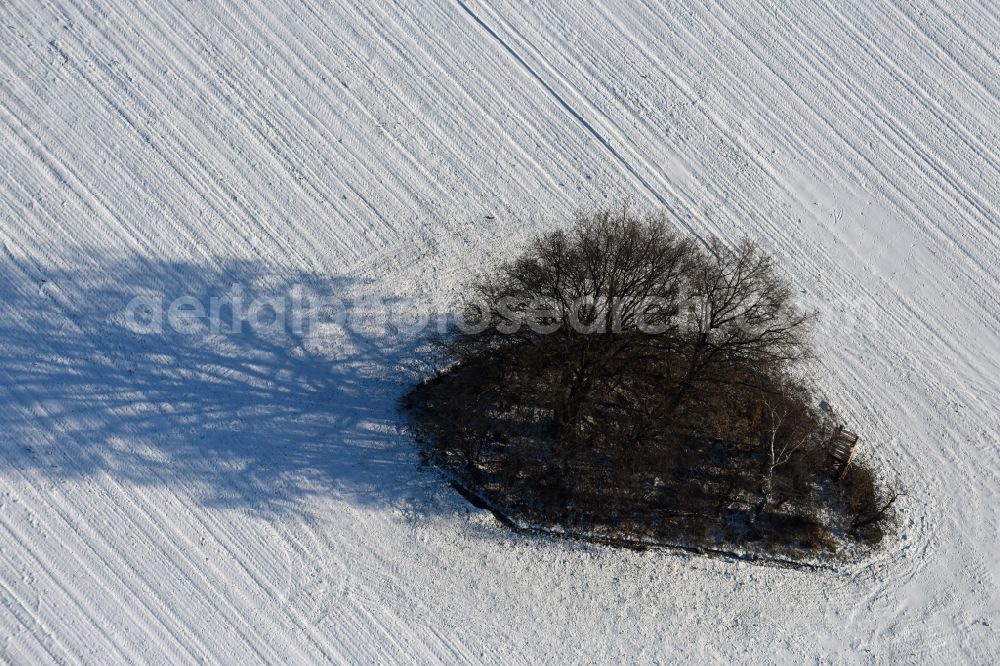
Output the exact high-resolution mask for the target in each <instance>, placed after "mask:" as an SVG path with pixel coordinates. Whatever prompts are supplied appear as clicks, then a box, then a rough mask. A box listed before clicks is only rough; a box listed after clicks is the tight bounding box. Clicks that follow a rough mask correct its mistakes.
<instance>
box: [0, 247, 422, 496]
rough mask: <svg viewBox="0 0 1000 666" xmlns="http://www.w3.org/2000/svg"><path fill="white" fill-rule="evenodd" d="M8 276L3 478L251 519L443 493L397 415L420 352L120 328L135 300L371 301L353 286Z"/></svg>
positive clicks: (343, 329)
mask: <svg viewBox="0 0 1000 666" xmlns="http://www.w3.org/2000/svg"><path fill="white" fill-rule="evenodd" d="M8 268H10V269H12V270H11V274H12V276H13V279H12V280H10V281H9V282H7V281H5V282H7V285H6V286H5V287H0V290H2V292H0V296H2V308H3V310H4V311H5V313H4V316H3V319H2V321H0V376H2V377H3V383H4V384H6V390H5V389H3V388H0V396H6V397H5V398H3V399H6V400H9V401H10V403H11V404H6V405H3V406H2V409H0V442H2V443H3V444H2V446H0V450H2V451H3V457H2V460H0V469H2V468H3V467H7V468H15V469H21V470H25V471H28V472H30V471H32V470H34V471H35V472H41V473H43V474H44V475H46V476H48V477H51V478H72V477H84V476H87V475H92V474H98V473H107V474H109V475H111V476H112V477H115V478H117V479H119V480H122V481H124V482H131V483H137V484H180V485H182V486H186V487H187V488H188V489H189V490H190V492H191V493H192V495H193V496H195V497H196V498H198V499H199V500H200V501H203V502H204V503H206V504H207V505H211V506H218V507H231V508H240V509H245V510H250V511H255V512H274V511H283V510H287V509H289V508H293V507H294V506H295V505H296V503H297V502H298V501H299V500H301V499H302V498H303V497H306V496H309V495H319V494H333V495H336V496H339V497H343V498H346V499H348V500H349V501H352V502H354V503H357V504H366V505H385V504H391V503H394V502H397V501H400V500H404V499H406V498H409V497H412V496H414V495H416V494H418V493H419V492H420V488H419V486H421V485H423V484H427V483H434V481H433V479H432V478H431V477H430V476H429V475H428V474H427V473H422V472H420V471H419V469H418V465H419V461H418V456H417V453H416V450H415V447H414V446H413V444H412V440H409V439H408V438H407V437H406V436H405V433H403V432H402V431H401V429H400V426H399V422H398V414H397V413H396V399H397V397H398V396H399V394H400V392H401V390H403V387H404V386H405V385H406V384H408V383H410V382H412V378H411V377H409V376H407V373H406V372H405V371H401V366H402V365H405V363H406V362H407V359H408V357H409V356H410V352H411V351H412V350H413V348H414V346H415V345H416V344H418V341H419V336H416V335H411V336H409V337H399V336H390V335H387V334H384V332H383V335H366V334H359V333H357V332H355V331H353V330H351V327H350V326H337V325H335V324H321V325H317V326H313V327H312V328H311V330H309V331H308V332H305V333H302V334H297V333H295V332H293V331H292V330H289V328H290V327H289V326H284V327H283V330H281V331H277V332H275V330H274V328H273V327H266V330H264V331H261V330H258V329H256V328H254V327H252V326H250V325H246V324H245V325H243V327H242V332H240V333H235V332H225V331H223V332H220V333H218V334H213V333H210V332H208V331H205V330H203V331H201V332H198V333H194V334H182V333H178V332H176V331H173V330H171V328H170V327H169V326H166V325H165V326H164V327H163V331H162V332H160V333H156V332H145V333H137V332H135V330H134V329H130V328H128V327H126V326H124V325H123V323H122V314H123V313H124V312H125V309H126V306H127V305H128V303H129V302H130V301H131V300H132V299H133V298H134V297H135V296H137V295H147V296H148V295H154V296H162V298H163V302H164V303H165V304H167V303H169V302H170V301H171V300H172V299H173V298H176V297H178V296H181V295H192V296H194V297H195V298H198V299H200V300H202V301H203V302H204V303H205V305H206V307H207V306H208V303H209V298H210V297H211V296H213V295H219V294H223V293H225V292H226V290H227V289H228V288H229V286H230V285H231V284H232V283H234V282H236V283H241V284H244V285H250V284H251V283H252V282H257V283H261V284H265V285H266V286H261V287H258V288H253V287H248V289H247V294H246V297H247V298H246V300H247V301H249V300H250V299H251V298H252V297H254V296H255V295H261V296H275V295H280V296H284V295H287V294H288V293H290V290H291V288H292V286H293V285H294V284H302V283H307V284H309V285H311V287H313V288H315V289H317V290H319V291H324V292H326V293H335V294H336V295H342V294H345V293H348V292H350V291H351V290H352V289H354V290H356V289H358V288H359V287H361V288H363V285H360V284H359V283H357V282H356V281H354V280H351V279H347V278H333V279H331V278H327V277H324V276H312V275H309V276H306V275H300V276H295V277H294V278H291V279H283V280H276V279H274V278H273V277H271V278H267V279H263V280H262V279H261V275H260V271H259V270H256V269H255V267H254V266H253V265H251V264H227V265H225V266H222V267H220V268H218V269H214V270H205V269H200V268H199V267H197V266H194V265H191V264H185V263H159V264H153V265H150V264H149V263H148V262H145V263H139V262H136V263H134V264H130V263H127V262H126V263H121V262H118V263H113V264H110V265H109V263H108V262H102V267H101V270H87V271H78V272H76V273H67V272H55V271H53V272H48V273H47V274H46V273H45V272H43V271H41V270H39V269H25V268H22V267H18V266H10V265H8V266H7V267H6V268H4V272H7V269H8ZM222 314H223V318H224V319H225V318H226V316H227V315H228V316H230V317H231V310H230V309H228V308H223V309H222ZM328 314H329V313H328ZM262 328H264V327H262Z"/></svg>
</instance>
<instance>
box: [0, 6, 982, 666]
mask: <svg viewBox="0 0 1000 666" xmlns="http://www.w3.org/2000/svg"><path fill="white" fill-rule="evenodd" d="M0 34H2V39H0V160H2V166H3V168H2V170H0V278H2V280H0V312H2V315H0V661H3V662H8V663H18V664H27V663H101V664H107V663H130V662H148V663H192V662H211V663H234V664H236V663H239V664H245V663H256V662H279V663H322V662H342V663H387V662H449V663H453V662H488V663H498V664H499V663H503V664H506V663H526V662H539V661H543V662H546V661H547V662H567V661H573V662H587V663H622V662H633V661H643V662H644V661H675V660H698V662H699V663H730V662H739V663H770V662H775V661H777V662H787V663H800V662H803V661H808V662H812V661H821V662H837V663H840V662H863V663H865V662H875V663H887V664H888V663H920V662H922V663H937V664H940V663H961V662H967V663H982V664H985V663H990V662H994V663H995V660H996V659H997V656H998V653H1000V639H998V635H997V629H998V627H1000V617H998V611H1000V593H998V580H997V579H998V565H997V562H998V555H997V546H998V509H1000V494H998V432H1000V418H998V411H1000V410H998V407H997V405H998V404H1000V333H998V331H1000V293H998V287H997V285H998V277H1000V275H998V274H1000V242H998V241H1000V150H998V147H1000V138H998V128H1000V56H998V53H1000V10H998V7H997V5H996V4H995V3H993V2H990V1H987V0H979V1H975V0H891V1H888V0H881V1H873V0H819V1H807V0H789V1H788V2H780V3H768V2H764V1H763V0H685V1H683V2H681V1H675V0H664V1H654V0H635V1H629V2H615V1H613V0H603V1H598V2H582V1H580V2H559V1H555V0H545V1H542V2H531V3H528V2H518V1H513V0H493V1H490V2H484V1H480V0H454V1H448V0H425V1H423V2H402V3H394V2H389V1H388V0H371V1H370V2H354V3H352V2H341V1H320V0H309V1H307V2H300V1H299V0H268V1H264V0H256V1H252V2H243V1H240V2H236V1H231V2H214V1H210V2H202V1H188V0H159V1H158V2H134V3H133V2H127V1H126V0H101V1H93V2H91V1H88V0H3V1H2V2H0ZM625 198H629V199H631V201H632V202H633V205H635V206H637V207H645V208H654V207H655V208H659V209H662V210H665V211H667V214H668V215H669V216H670V218H671V219H672V220H674V221H675V222H676V223H677V224H678V225H679V226H680V227H681V228H683V229H684V231H685V232H686V233H692V234H696V235H699V236H702V237H704V236H707V235H709V234H715V235H718V236H721V237H723V238H725V239H727V240H729V241H733V240H736V239H739V238H740V237H742V236H749V237H750V238H752V239H754V240H757V241H759V242H760V243H762V244H763V245H764V246H765V247H766V248H768V250H769V251H771V252H773V253H774V254H775V255H776V256H778V257H779V258H780V262H781V265H782V267H783V269H784V270H785V271H786V272H787V275H788V276H789V278H790V279H791V280H792V281H793V282H794V284H795V286H796V288H797V289H799V290H800V297H801V301H802V303H803V304H804V305H806V306H808V307H811V308H815V309H817V310H818V311H819V313H820V315H821V317H822V320H821V325H820V326H819V329H818V331H817V344H818V347H819V353H820V361H819V363H818V365H817V368H816V375H817V380H818V381H819V382H820V383H821V384H822V386H823V387H824V389H825V391H826V397H827V399H828V400H830V401H831V402H832V403H833V404H834V405H835V406H836V408H837V409H838V410H839V411H840V412H841V413H842V414H843V415H844V416H845V417H846V419H847V420H848V421H849V422H850V423H851V424H852V426H853V428H854V429H856V430H857V431H859V432H860V433H861V434H862V438H863V446H864V447H865V448H864V455H866V456H868V459H869V460H870V461H872V462H873V463H874V464H876V465H878V466H880V467H882V468H884V469H886V470H889V472H890V474H891V475H892V477H893V478H894V479H896V480H897V481H898V482H899V483H900V485H901V486H902V487H903V488H904V489H905V490H906V491H907V493H908V494H907V496H906V497H905V498H904V499H903V500H902V501H901V502H900V504H899V508H900V510H901V515H902V522H901V526H900V531H899V533H898V534H897V535H895V536H893V537H892V538H890V539H889V540H888V541H887V542H886V544H885V546H884V548H883V549H882V550H881V551H879V552H878V553H876V554H875V555H871V556H868V557H866V558H865V559H864V560H863V561H861V562H858V563H847V564H838V565H836V567H835V568H834V570H833V571H826V572H819V573H814V572H799V571H787V570H782V569H776V568H772V567H767V566H760V565H752V564H749V563H733V562H725V561H719V560H715V559H709V558H704V557H694V556H688V555H674V554H669V553H663V552H644V553H636V552H630V551H622V550H616V549H610V548H604V547H599V546H593V545H585V544H579V543H570V542H562V541H555V540H547V539H544V538H539V537H529V536H518V535H515V534H512V533H510V532H508V531H506V530H505V529H504V528H502V527H501V526H499V525H498V524H497V523H496V521H495V520H494V519H493V518H492V516H490V515H489V514H487V513H484V512H481V511H478V510H476V509H474V508H472V507H471V506H470V505H468V504H467V503H466V502H465V501H464V500H462V499H461V498H460V497H459V496H458V495H457V494H455V493H454V492H453V491H451V490H450V489H449V488H448V487H447V485H446V484H445V481H444V480H443V479H442V478H441V477H440V476H439V475H438V474H437V473H435V472H434V471H433V470H429V469H426V468H423V467H421V466H420V460H419V456H418V453H417V445H416V444H415V442H414V441H413V438H412V436H411V435H410V434H408V433H407V431H406V428H405V420H404V418H403V417H402V416H401V415H400V412H399V410H398V408H397V405H398V400H399V398H400V396H401V395H402V394H403V393H404V392H405V391H406V390H407V388H408V386H410V385H412V383H413V382H414V381H416V380H417V379H418V378H419V377H420V375H421V373H426V372H427V367H426V366H423V365H421V361H423V360H426V353H425V352H424V351H422V350H421V349H420V340H421V336H420V335H418V334H413V333H394V332H393V330H392V329H389V328H387V327H384V326H382V325H381V324H380V323H379V321H378V317H379V316H381V314H383V313H382V311H381V310H380V309H379V308H378V307H376V308H375V309H374V315H375V319H374V320H373V322H371V323H370V324H369V325H368V326H367V328H364V329H363V330H360V331H357V330H351V329H349V328H348V327H342V326H338V325H337V324H336V323H335V322H333V323H330V322H328V324H325V325H323V326H319V327H316V328H314V329H310V330H309V331H308V334H303V335H297V334H295V333H294V332H293V331H289V330H284V331H278V330H274V329H267V330H265V327H261V328H260V330H258V329H257V328H249V327H248V328H245V329H244V330H243V331H242V333H240V334H233V333H225V332H221V333H218V334H213V333H211V332H209V331H205V330H200V331H199V332H195V333H193V334H180V333H175V332H166V331H165V332H163V333H162V334H157V333H155V332H153V333H150V332H145V333H143V332H136V330H134V329H133V328H129V327H128V326H126V325H125V318H124V316H123V312H124V311H125V308H126V305H127V304H128V303H129V301H130V300H131V299H132V298H133V297H135V296H140V295H143V296H149V297H164V298H166V299H168V300H169V299H173V298H176V297H178V296H182V295H190V296H193V297H194V298H197V299H199V300H200V301H201V302H205V303H207V302H208V298H209V297H211V296H213V295H218V294H221V293H223V292H225V291H226V290H227V289H229V287H230V285H232V284H239V285H241V286H243V287H244V288H245V289H246V290H247V291H248V292H252V293H254V294H285V293H287V292H288V290H289V289H291V286H292V285H295V284H305V285H323V286H326V287H330V288H332V289H335V290H336V291H337V292H338V293H339V294H341V295H345V296H346V295H349V296H352V297H379V298H387V299H392V302H393V303H396V304H397V305H398V304H403V305H404V306H405V308H408V309H409V310H410V311H411V312H415V313H418V314H419V313H428V312H433V311H438V310H443V309H446V308H447V307H448V305H449V304H450V303H451V302H452V299H453V298H454V296H455V293H456V290H457V289H458V288H459V286H460V285H461V284H462V281H463V280H464V279H465V278H466V277H467V276H468V275H470V273H471V271H473V270H474V268H475V267H476V266H478V265H480V264H481V263H482V262H484V261H489V260H491V259H494V258H498V257H504V256H509V255H510V253H512V252H514V251H515V250H516V248H517V247H518V244H519V243H521V242H523V241H524V240H525V239H526V238H528V237H529V236H530V235H531V234H532V233H534V232H537V231H539V230H541V229H546V228H551V227H554V226H556V225H561V224H565V223H566V221H567V219H568V215H569V214H570V213H571V212H572V211H574V210H576V209H578V208H581V207H587V206H593V205H602V204H604V205H607V204H613V205H618V203H619V202H621V201H622V200H623V199H625Z"/></svg>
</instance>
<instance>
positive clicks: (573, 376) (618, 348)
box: [417, 211, 832, 531]
mask: <svg viewBox="0 0 1000 666" xmlns="http://www.w3.org/2000/svg"><path fill="white" fill-rule="evenodd" d="M463 315H464V321H465V325H464V326H463V327H461V329H460V330H457V331H455V332H454V333H453V334H452V335H450V336H448V337H447V338H446V339H445V340H443V342H442V344H444V345H445V346H446V348H447V350H448V351H449V352H450V354H451V355H452V358H453V360H454V361H455V365H454V366H453V367H452V369H451V370H450V371H449V372H448V373H445V375H443V376H442V377H439V378H438V380H435V381H434V382H431V383H430V384H429V385H427V386H425V387H424V388H423V389H422V390H421V394H420V395H419V396H417V397H418V399H419V402H421V404H422V405H423V409H422V410H421V414H422V415H423V416H422V417H421V418H422V419H423V420H424V423H425V424H430V427H429V428H428V429H429V430H431V431H433V439H434V442H435V446H436V449H435V450H436V451H437V452H438V453H441V454H443V455H444V456H445V457H446V458H447V457H448V456H452V457H454V458H457V459H459V460H461V461H462V463H461V465H462V468H463V469H464V478H465V479H466V481H467V482H469V483H471V484H472V485H474V486H477V487H480V488H481V489H489V488H490V487H492V489H493V491H494V493H493V494H494V496H498V495H504V494H505V493H506V494H505V495H504V497H505V502H506V504H507V506H509V507H511V506H514V505H517V506H519V507H520V509H521V510H523V511H524V512H526V513H531V512H532V511H533V512H534V513H535V514H536V515H541V517H543V518H544V517H548V518H551V519H558V520H560V521H563V522H565V521H566V520H567V516H566V515H564V514H565V507H567V506H569V507H573V509H572V511H576V512H577V513H580V514H587V516H586V520H588V521H590V522H591V523H593V522H595V521H596V522H600V520H601V516H600V515H599V514H602V513H603V514H605V515H604V517H605V518H607V519H608V520H611V517H612V516H616V518H614V520H618V521H619V522H620V521H621V520H622V516H623V515H626V514H628V515H631V516H633V518H634V519H641V518H642V516H647V517H648V516H651V515H654V514H655V515H656V516H657V518H656V520H657V521H659V524H661V525H668V524H670V525H675V526H676V525H677V524H678V520H680V518H678V517H682V518H683V520H685V521H687V523H686V524H687V525H689V526H690V524H691V521H692V520H694V521H695V522H699V521H700V522H701V523H704V519H705V517H706V516H712V517H713V518H715V519H718V518H721V517H723V516H724V515H728V516H730V517H731V516H732V515H733V513H734V512H735V513H737V514H739V515H742V516H744V517H745V518H746V523H747V524H748V525H754V524H756V523H758V521H759V520H760V519H761V517H762V516H765V517H767V516H769V511H771V510H775V509H780V508H787V507H796V508H795V510H796V511H799V512H800V513H801V512H802V511H804V510H805V509H804V507H805V505H806V504H807V503H808V501H809V497H812V498H813V500H815V499H816V497H818V494H819V493H820V491H821V489H820V488H818V487H817V484H816V483H815V480H816V478H818V475H819V474H820V472H821V471H822V469H824V465H825V464H826V462H827V461H826V460H825V458H824V457H823V455H822V446H823V443H824V441H825V438H828V437H829V433H830V429H831V428H832V424H831V423H830V422H829V419H827V418H826V417H825V416H824V413H823V412H822V410H819V409H818V408H817V407H815V406H814V404H815V401H814V399H813V396H812V395H811V393H810V391H809V389H808V386H807V384H806V383H805V382H803V381H802V380H801V379H800V376H801V372H800V370H801V366H802V364H803V362H804V361H806V360H807V359H808V358H809V357H810V346H809V342H808V334H809V330H810V324H811V322H812V319H813V317H812V315H811V314H809V313H806V312H802V311H801V310H799V309H798V308H797V307H796V306H795V304H794V302H793V298H792V289H791V287H790V286H789V284H788V282H787V281H786V280H785V279H784V278H783V277H782V276H781V275H780V273H779V271H778V267H777V266H775V264H774V261H773V259H772V258H771V257H770V256H769V255H768V254H767V253H765V252H764V251H763V250H762V249H761V248H760V247H758V246H757V245H755V244H754V243H752V242H750V241H743V242H740V243H739V244H737V245H735V246H729V245H725V244H723V243H721V242H718V241H714V240H713V241H710V242H709V243H708V244H707V245H701V244H698V243H696V242H694V241H692V240H691V239H690V238H688V237H686V236H682V235H680V234H679V233H677V232H676V231H675V230H674V229H673V228H672V227H671V226H670V225H669V224H668V223H667V222H666V221H665V220H664V219H663V218H661V217H655V216H648V217H640V216H636V215H632V214H629V213H628V211H624V212H611V211H602V212H598V213H592V214H584V215H580V216H578V217H577V219H576V220H575V221H574V224H573V225H572V226H571V227H570V228H569V229H566V230H557V231H552V232H549V233H545V234H542V235H540V236H538V237H536V238H535V239H533V240H532V241H531V243H530V244H529V245H528V247H527V248H526V249H525V251H524V252H523V253H522V254H521V256H520V257H518V258H517V259H515V260H513V261H510V262H507V263H504V264H501V265H499V266H497V267H494V268H493V269H491V270H490V271H488V272H487V273H486V274H485V275H484V276H482V277H481V278H479V279H478V280H477V281H476V282H474V284H473V285H472V287H471V289H470V290H469V292H468V296H467V299H466V301H465V303H464V304H463ZM491 484H492V485H491ZM614 498H617V499H614ZM553 507H557V511H556V512H557V513H559V515H558V516H554V515H548V516H546V512H547V510H549V509H552V508H553ZM586 507H590V509H589V510H588V509H587V508H586ZM612 507H614V508H612ZM654 509H655V510H654ZM588 511H589V513H588ZM682 522H683V521H682ZM729 522H730V523H731V522H732V521H729ZM765 522H766V521H765ZM806 522H807V523H808V525H807V528H808V529H807V531H809V530H814V528H815V527H816V525H815V521H812V519H811V518H810V519H809V520H807V521H806ZM799 523H802V521H801V520H799ZM799 523H796V524H799Z"/></svg>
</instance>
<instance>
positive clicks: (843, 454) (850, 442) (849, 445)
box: [829, 426, 858, 480]
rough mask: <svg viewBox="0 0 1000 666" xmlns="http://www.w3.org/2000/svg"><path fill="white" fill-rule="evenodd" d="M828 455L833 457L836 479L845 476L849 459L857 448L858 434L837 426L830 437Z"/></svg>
mask: <svg viewBox="0 0 1000 666" xmlns="http://www.w3.org/2000/svg"><path fill="white" fill-rule="evenodd" d="M829 448H830V456H831V457H832V458H833V465H834V471H836V473H837V478H838V479H841V480H842V479H843V478H844V477H845V476H847V470H848V469H850V467H851V460H853V459H854V454H855V453H856V452H857V450H858V436H857V435H855V434H854V433H853V432H851V431H849V430H844V428H843V427H841V426H837V429H836V430H834V431H833V437H831V438H830V444H829Z"/></svg>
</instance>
